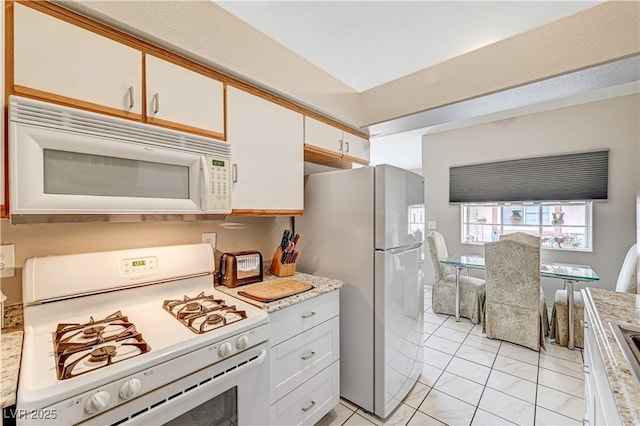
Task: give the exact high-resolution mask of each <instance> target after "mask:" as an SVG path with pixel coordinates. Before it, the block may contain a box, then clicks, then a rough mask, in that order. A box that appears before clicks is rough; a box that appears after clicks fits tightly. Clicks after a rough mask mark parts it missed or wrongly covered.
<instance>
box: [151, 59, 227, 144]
mask: <svg viewBox="0 0 640 426" xmlns="http://www.w3.org/2000/svg"><path fill="white" fill-rule="evenodd" d="M145 61H146V78H147V79H146V85H147V119H148V121H149V122H150V123H157V124H163V125H167V126H169V127H173V128H177V129H179V130H186V131H194V132H198V130H204V131H206V132H207V133H206V134H208V135H209V136H213V137H219V138H222V137H224V85H223V84H222V82H221V81H218V80H215V79H213V78H210V77H207V76H205V75H203V74H200V73H197V72H195V71H191V70H189V69H186V68H183V67H181V66H178V65H175V64H173V63H171V62H168V61H165V60H163V59H160V58H157V57H155V56H152V55H146V59H145ZM198 133H202V132H198Z"/></svg>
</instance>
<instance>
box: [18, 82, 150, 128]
mask: <svg viewBox="0 0 640 426" xmlns="http://www.w3.org/2000/svg"><path fill="white" fill-rule="evenodd" d="M13 94H15V95H20V96H24V97H27V98H32V99H37V100H41V101H53V102H55V103H57V104H60V105H64V106H68V107H71V108H78V109H82V110H85V111H92V112H98V113H101V114H105V115H111V116H114V117H120V118H127V119H130V120H134V121H140V122H141V121H142V115H141V114H135V113H132V112H127V111H123V110H121V109H117V108H110V107H106V106H103V105H98V104H94V103H92V102H86V101H81V100H78V99H74V98H68V97H66V96H61V95H56V94H54V93H49V92H43V91H42V90H37V89H31V88H29V87H24V86H13Z"/></svg>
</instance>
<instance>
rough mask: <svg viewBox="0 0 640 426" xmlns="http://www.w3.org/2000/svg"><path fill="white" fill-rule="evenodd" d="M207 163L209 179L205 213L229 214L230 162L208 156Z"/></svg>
mask: <svg viewBox="0 0 640 426" xmlns="http://www.w3.org/2000/svg"><path fill="white" fill-rule="evenodd" d="M207 163H208V165H209V179H210V182H209V191H210V192H209V197H208V201H207V211H208V212H214V211H215V212H225V213H226V212H229V211H231V178H230V166H229V163H230V160H229V159H228V158H226V159H225V158H217V157H212V156H209V155H208V156H207Z"/></svg>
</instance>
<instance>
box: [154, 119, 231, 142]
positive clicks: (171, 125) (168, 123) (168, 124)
mask: <svg viewBox="0 0 640 426" xmlns="http://www.w3.org/2000/svg"><path fill="white" fill-rule="evenodd" d="M146 122H147V123H150V124H155V125H157V126H162V127H168V128H170V129H174V130H180V131H182V132H187V133H193V134H198V135H201V136H207V137H210V138H214V139H218V140H221V141H224V140H225V137H224V135H223V134H222V133H218V132H213V131H211V130H204V129H201V128H199V127H193V126H187V125H186V124H182V123H175V122H173V121H169V120H162V119H160V118H155V117H148V116H147V118H146Z"/></svg>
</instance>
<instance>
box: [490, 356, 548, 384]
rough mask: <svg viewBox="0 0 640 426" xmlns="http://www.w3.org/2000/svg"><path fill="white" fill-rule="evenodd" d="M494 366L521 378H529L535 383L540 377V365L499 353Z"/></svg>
mask: <svg viewBox="0 0 640 426" xmlns="http://www.w3.org/2000/svg"><path fill="white" fill-rule="evenodd" d="M493 368H494V369H496V370H499V371H502V372H503V373H507V374H511V375H512V376H518V377H520V378H521V379H525V380H529V381H530V382H534V383H535V382H536V381H537V379H538V367H536V366H535V365H531V364H527V363H526V362H522V361H518V360H516V359H513V358H508V357H505V356H502V355H498V356H497V357H496V362H495V363H494V364H493Z"/></svg>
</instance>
